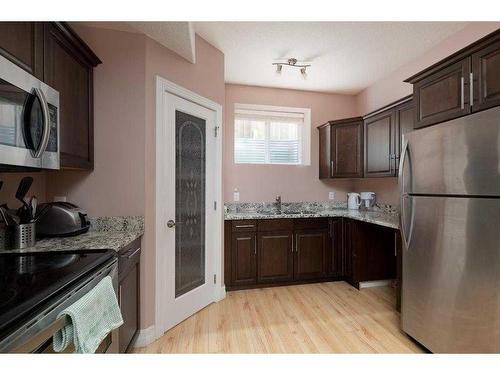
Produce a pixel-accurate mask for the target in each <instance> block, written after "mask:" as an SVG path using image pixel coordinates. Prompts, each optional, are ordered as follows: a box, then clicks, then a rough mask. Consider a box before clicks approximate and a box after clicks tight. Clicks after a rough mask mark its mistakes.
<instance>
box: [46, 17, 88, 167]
mask: <svg viewBox="0 0 500 375" xmlns="http://www.w3.org/2000/svg"><path fill="white" fill-rule="evenodd" d="M44 34H45V35H44V37H45V44H44V57H45V59H44V77H45V82H46V83H47V84H48V85H49V86H52V87H53V88H55V89H56V90H57V91H59V102H60V109H59V110H60V119H61V121H60V131H59V132H60V157H61V168H68V169H92V168H93V162H94V150H93V103H92V97H93V93H92V91H93V88H92V87H93V86H92V80H93V79H92V68H91V67H90V66H89V65H88V64H86V63H85V61H84V60H83V58H81V56H80V53H79V51H78V50H77V49H76V48H75V46H74V45H73V44H72V43H71V42H70V41H69V40H68V39H67V37H66V35H65V34H64V33H63V32H62V31H61V29H60V28H58V27H57V26H55V25H54V24H52V23H48V24H46V25H45V32H44Z"/></svg>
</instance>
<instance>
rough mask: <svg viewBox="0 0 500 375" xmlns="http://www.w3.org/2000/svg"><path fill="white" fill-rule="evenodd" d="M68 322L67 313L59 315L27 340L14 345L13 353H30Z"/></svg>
mask: <svg viewBox="0 0 500 375" xmlns="http://www.w3.org/2000/svg"><path fill="white" fill-rule="evenodd" d="M68 323H69V318H68V316H67V315H63V316H61V317H60V318H59V319H56V320H55V321H54V322H52V323H51V324H50V325H49V326H48V327H47V328H44V329H43V330H42V331H40V332H38V333H36V334H35V335H34V336H33V337H32V338H30V340H29V341H27V342H25V343H24V344H22V345H20V346H18V347H16V348H15V349H14V351H13V353H31V352H33V351H34V350H36V349H37V348H38V347H39V346H41V345H42V344H43V343H44V342H46V341H47V340H49V339H50V338H51V337H53V336H54V334H55V333H56V332H57V331H59V330H60V329H62V328H64V327H65V326H66V325H67V324H68Z"/></svg>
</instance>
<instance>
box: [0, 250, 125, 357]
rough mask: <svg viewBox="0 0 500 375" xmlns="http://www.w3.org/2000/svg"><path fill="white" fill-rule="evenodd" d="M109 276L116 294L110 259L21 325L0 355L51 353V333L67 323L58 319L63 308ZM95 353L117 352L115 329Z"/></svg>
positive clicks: (2, 346)
mask: <svg viewBox="0 0 500 375" xmlns="http://www.w3.org/2000/svg"><path fill="white" fill-rule="evenodd" d="M106 276H110V277H111V279H112V281H113V288H114V289H115V293H117V290H118V261H117V259H116V257H114V258H112V259H110V260H109V261H108V262H106V263H105V264H104V265H103V266H102V267H99V269H97V270H96V271H94V272H92V273H91V274H90V275H88V276H86V277H85V278H83V279H82V280H81V281H80V282H78V283H77V284H76V285H74V286H73V287H71V288H70V289H69V290H68V291H66V292H65V293H64V294H62V295H61V296H60V297H58V298H57V299H55V300H54V301H52V302H51V303H50V304H48V305H47V307H45V308H44V309H43V310H41V311H40V312H39V313H37V314H36V316H34V317H33V318H31V319H29V320H28V321H26V322H24V324H22V325H21V326H19V327H18V328H17V329H16V330H15V331H14V332H12V333H11V334H10V335H9V336H8V337H7V338H6V339H5V340H2V341H1V342H0V353H54V351H53V345H52V340H53V336H54V334H55V333H56V332H57V331H59V330H60V329H61V328H63V327H64V326H65V325H66V323H67V319H68V318H67V315H63V316H61V317H59V318H57V315H58V314H59V313H60V312H61V311H62V310H64V309H65V308H66V307H68V306H70V305H72V304H73V303H74V302H76V301H77V300H79V299H80V298H82V297H83V296H84V295H85V294H87V293H88V292H89V291H90V290H91V289H92V288H94V287H95V286H96V285H97V284H98V283H99V282H100V281H101V280H102V279H103V278H105V277H106ZM74 349H75V348H74V346H73V344H70V345H68V347H67V348H66V350H65V351H64V353H72V352H73V351H74ZM96 353H118V329H115V330H113V331H112V332H110V333H109V334H108V336H106V337H105V338H104V340H103V341H102V342H101V344H100V345H99V347H98V348H97V350H96Z"/></svg>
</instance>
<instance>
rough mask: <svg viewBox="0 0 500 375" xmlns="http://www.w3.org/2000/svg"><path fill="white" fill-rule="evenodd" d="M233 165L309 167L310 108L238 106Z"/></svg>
mask: <svg viewBox="0 0 500 375" xmlns="http://www.w3.org/2000/svg"><path fill="white" fill-rule="evenodd" d="M234 113H235V116H234V161H235V163H238V164H289V165H309V164H310V150H309V143H310V118H311V111H310V110H309V109H307V108H289V107H274V106H258V105H248V104H236V105H235V111H234Z"/></svg>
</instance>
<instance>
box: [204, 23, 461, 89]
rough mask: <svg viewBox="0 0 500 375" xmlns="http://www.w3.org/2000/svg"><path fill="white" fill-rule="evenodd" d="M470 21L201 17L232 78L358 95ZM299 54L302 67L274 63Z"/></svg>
mask: <svg viewBox="0 0 500 375" xmlns="http://www.w3.org/2000/svg"><path fill="white" fill-rule="evenodd" d="M466 25H467V23H466V22H195V23H194V29H195V32H196V33H197V34H199V35H200V36H201V37H202V38H204V39H205V40H207V41H208V42H209V43H211V44H212V45H214V46H215V47H217V48H218V49H220V50H221V51H222V52H223V53H224V55H225V80H226V82H227V83H237V84H244V85H256V86H270V87H281V88H290V89H300V90H313V91H325V92H337V93H348V94H355V93H358V92H359V91H361V90H363V89H364V88H366V87H368V86H370V85H371V84H372V83H374V82H376V81H377V80H378V79H380V78H382V77H384V76H385V75H387V74H389V73H390V72H392V71H394V70H396V69H397V68H399V67H400V66H402V65H404V64H405V63H407V62H410V61H411V60H412V59H414V58H416V57H417V56H419V55H421V54H423V53H424V52H425V51H427V50H429V49H430V48H432V47H433V46H435V45H436V44H438V43H439V42H440V41H442V40H444V39H445V38H447V37H448V36H450V35H452V34H454V33H456V32H457V31H459V30H461V29H462V28H464V27H465V26H466ZM286 57H295V58H297V59H299V60H307V61H311V62H312V67H310V68H308V72H307V79H305V80H304V79H303V78H302V76H301V75H300V73H299V71H298V69H293V70H292V69H290V68H289V69H287V68H286V67H284V68H283V71H282V73H281V75H278V74H276V69H275V68H274V67H273V66H272V65H271V63H272V62H273V61H274V60H275V59H278V58H286Z"/></svg>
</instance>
